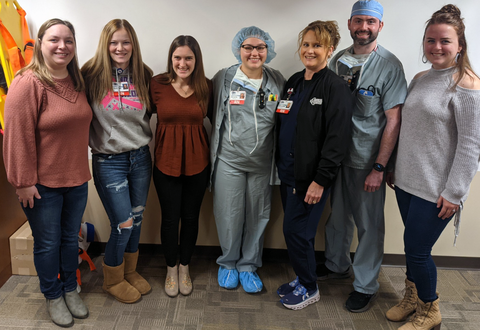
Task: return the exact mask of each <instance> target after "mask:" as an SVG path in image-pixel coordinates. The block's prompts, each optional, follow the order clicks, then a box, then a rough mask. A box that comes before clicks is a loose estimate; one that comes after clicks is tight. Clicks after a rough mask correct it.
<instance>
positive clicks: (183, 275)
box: [178, 264, 193, 296]
mask: <svg viewBox="0 0 480 330" xmlns="http://www.w3.org/2000/svg"><path fill="white" fill-rule="evenodd" d="M178 287H179V289H180V293H181V294H183V295H184V296H187V295H189V294H190V293H192V289H193V285H192V279H191V278H190V272H189V270H188V265H186V266H184V265H182V264H180V266H179V267H178Z"/></svg>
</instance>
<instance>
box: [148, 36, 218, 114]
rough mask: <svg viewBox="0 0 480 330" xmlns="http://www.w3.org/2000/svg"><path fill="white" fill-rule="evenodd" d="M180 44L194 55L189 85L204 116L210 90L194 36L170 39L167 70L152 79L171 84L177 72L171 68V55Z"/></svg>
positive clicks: (200, 52) (200, 53)
mask: <svg viewBox="0 0 480 330" xmlns="http://www.w3.org/2000/svg"><path fill="white" fill-rule="evenodd" d="M182 46H187V47H188V48H190V50H191V51H192V53H193V55H194V56H195V68H194V69H193V72H192V74H191V78H190V86H191V88H192V89H193V91H194V93H195V97H196V98H197V100H198V104H199V105H200V108H201V109H202V112H203V116H204V117H205V116H206V115H207V108H208V100H209V96H210V92H209V89H208V84H207V78H206V77H205V72H204V69H203V59H202V51H201V50H200V45H199V44H198V42H197V40H196V39H195V38H194V37H192V36H183V35H181V36H178V37H176V38H175V39H174V40H173V41H172V43H171V45H170V49H169V51H168V63H167V71H166V72H164V73H162V74H160V75H158V76H155V77H154V79H155V80H156V81H157V82H159V83H161V84H164V85H168V84H171V83H172V80H175V78H176V77H177V74H176V73H175V70H173V60H172V57H173V53H174V52H175V50H176V49H177V48H178V47H182Z"/></svg>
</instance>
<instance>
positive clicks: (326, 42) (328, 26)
mask: <svg viewBox="0 0 480 330" xmlns="http://www.w3.org/2000/svg"><path fill="white" fill-rule="evenodd" d="M309 31H313V32H314V33H315V36H316V37H317V40H318V41H319V42H320V44H321V45H322V46H324V47H326V48H329V47H333V51H335V49H337V46H338V43H339V42H340V33H339V32H338V24H337V22H336V21H314V22H312V23H310V24H308V25H307V27H306V28H304V29H303V30H302V31H300V33H299V34H298V48H297V53H298V54H300V48H302V42H303V38H304V37H305V35H306V34H307V32H309Z"/></svg>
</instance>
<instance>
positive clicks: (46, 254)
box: [22, 182, 88, 299]
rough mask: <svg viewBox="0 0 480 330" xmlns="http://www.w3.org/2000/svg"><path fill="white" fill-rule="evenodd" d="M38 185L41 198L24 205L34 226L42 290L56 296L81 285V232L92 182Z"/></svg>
mask: <svg viewBox="0 0 480 330" xmlns="http://www.w3.org/2000/svg"><path fill="white" fill-rule="evenodd" d="M36 187H37V190H38V193H39V194H40V196H41V199H35V204H34V207H33V208H30V207H26V208H25V207H23V206H22V208H23V211H24V212H25V215H26V216H27V219H28V222H29V224H30V228H31V229H32V235H33V261H34V263H35V269H36V270H37V274H38V278H39V280H40V290H41V291H42V293H43V294H44V295H45V298H47V299H56V298H58V297H60V296H62V295H63V293H64V292H71V291H73V290H75V289H76V288H77V268H78V232H79V230H80V224H81V223H82V216H83V212H84V211H85V206H86V205H87V194H88V184H87V183H86V182H85V183H84V184H82V185H81V186H78V187H67V188H49V187H45V186H42V185H40V184H37V185H36ZM58 274H60V278H58Z"/></svg>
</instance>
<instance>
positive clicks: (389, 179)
mask: <svg viewBox="0 0 480 330" xmlns="http://www.w3.org/2000/svg"><path fill="white" fill-rule="evenodd" d="M385 182H386V183H387V185H388V186H389V187H390V188H392V189H395V184H394V183H395V172H387V174H386V175H385Z"/></svg>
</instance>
